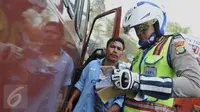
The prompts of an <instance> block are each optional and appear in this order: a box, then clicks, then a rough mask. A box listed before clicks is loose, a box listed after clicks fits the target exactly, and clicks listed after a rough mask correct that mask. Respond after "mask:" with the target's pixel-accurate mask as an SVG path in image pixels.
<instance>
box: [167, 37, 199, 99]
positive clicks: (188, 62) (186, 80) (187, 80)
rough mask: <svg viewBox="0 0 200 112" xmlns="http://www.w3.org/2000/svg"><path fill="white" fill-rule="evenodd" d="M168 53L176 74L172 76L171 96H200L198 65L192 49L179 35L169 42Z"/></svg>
mask: <svg viewBox="0 0 200 112" xmlns="http://www.w3.org/2000/svg"><path fill="white" fill-rule="evenodd" d="M169 55H170V58H171V65H172V68H173V69H174V71H175V73H176V75H177V77H176V78H173V83H174V87H173V95H172V97H191V96H193V97H200V66H199V65H198V62H197V60H196V58H195V56H194V53H193V50H192V49H191V48H190V47H189V46H188V44H187V43H186V41H185V40H184V39H183V38H182V37H181V36H178V37H175V39H173V41H172V42H171V44H170V48H169Z"/></svg>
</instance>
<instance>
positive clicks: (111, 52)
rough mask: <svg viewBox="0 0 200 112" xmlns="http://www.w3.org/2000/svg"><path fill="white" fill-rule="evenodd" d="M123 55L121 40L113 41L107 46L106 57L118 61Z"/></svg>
mask: <svg viewBox="0 0 200 112" xmlns="http://www.w3.org/2000/svg"><path fill="white" fill-rule="evenodd" d="M122 55H123V45H122V43H121V42H119V41H114V42H111V43H110V44H109V45H108V46H107V48H106V58H107V59H108V60H110V61H118V60H119V59H120V58H121V56H122Z"/></svg>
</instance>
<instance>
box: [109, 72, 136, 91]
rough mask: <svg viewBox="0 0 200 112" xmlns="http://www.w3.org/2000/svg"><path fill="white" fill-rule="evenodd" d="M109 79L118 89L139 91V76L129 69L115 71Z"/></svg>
mask: <svg viewBox="0 0 200 112" xmlns="http://www.w3.org/2000/svg"><path fill="white" fill-rule="evenodd" d="M111 79H112V81H113V83H114V85H115V86H116V87H117V88H119V89H123V90H126V89H132V90H136V91H137V90H138V89H139V74H138V73H134V72H132V71H130V70H129V69H122V70H120V69H115V70H114V74H112V77H111Z"/></svg>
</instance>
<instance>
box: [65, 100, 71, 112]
mask: <svg viewBox="0 0 200 112" xmlns="http://www.w3.org/2000/svg"><path fill="white" fill-rule="evenodd" d="M72 107H73V104H72V102H71V101H69V102H68V104H67V107H66V109H65V112H72Z"/></svg>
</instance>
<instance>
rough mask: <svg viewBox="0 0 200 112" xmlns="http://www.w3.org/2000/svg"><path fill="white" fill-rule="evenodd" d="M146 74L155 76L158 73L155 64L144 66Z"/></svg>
mask: <svg viewBox="0 0 200 112" xmlns="http://www.w3.org/2000/svg"><path fill="white" fill-rule="evenodd" d="M144 75H145V76H151V77H155V76H156V75H157V68H155V67H154V66H146V67H145V68H144Z"/></svg>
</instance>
